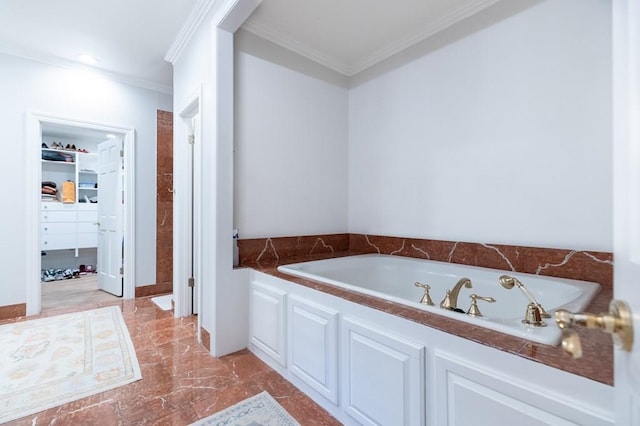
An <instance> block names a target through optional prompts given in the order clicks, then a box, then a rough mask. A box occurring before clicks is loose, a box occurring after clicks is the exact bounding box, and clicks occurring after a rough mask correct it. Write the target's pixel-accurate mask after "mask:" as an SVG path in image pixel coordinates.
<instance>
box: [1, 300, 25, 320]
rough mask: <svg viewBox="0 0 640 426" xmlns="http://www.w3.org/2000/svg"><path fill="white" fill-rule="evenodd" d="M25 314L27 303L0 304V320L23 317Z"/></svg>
mask: <svg viewBox="0 0 640 426" xmlns="http://www.w3.org/2000/svg"><path fill="white" fill-rule="evenodd" d="M26 315H27V304H26V303H18V304H17V305H7V306H0V320H5V319H13V318H17V317H24V316H26Z"/></svg>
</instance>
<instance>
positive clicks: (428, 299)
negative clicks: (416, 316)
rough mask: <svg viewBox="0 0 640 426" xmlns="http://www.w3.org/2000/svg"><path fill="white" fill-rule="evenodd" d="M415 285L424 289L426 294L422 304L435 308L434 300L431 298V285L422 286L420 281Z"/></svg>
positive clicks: (421, 300)
mask: <svg viewBox="0 0 640 426" xmlns="http://www.w3.org/2000/svg"><path fill="white" fill-rule="evenodd" d="M414 285H415V286H416V287H421V288H423V289H424V294H423V295H422V298H421V299H420V303H422V304H423V305H429V306H433V300H431V296H429V290H431V286H430V285H429V284H422V283H421V282H418V281H416V282H415V284H414Z"/></svg>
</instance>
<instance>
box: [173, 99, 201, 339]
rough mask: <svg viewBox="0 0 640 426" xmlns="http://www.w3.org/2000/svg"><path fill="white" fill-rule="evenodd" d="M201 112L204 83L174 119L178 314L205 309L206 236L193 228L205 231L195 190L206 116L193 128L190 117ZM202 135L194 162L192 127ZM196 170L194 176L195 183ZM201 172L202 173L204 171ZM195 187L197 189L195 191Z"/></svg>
mask: <svg viewBox="0 0 640 426" xmlns="http://www.w3.org/2000/svg"><path fill="white" fill-rule="evenodd" d="M198 114H202V87H199V88H198V90H196V92H195V93H194V94H193V95H191V97H190V98H189V99H188V100H187V102H186V103H185V105H184V107H183V108H182V109H181V110H180V120H174V144H173V179H174V181H173V184H174V193H173V217H174V221H173V223H174V226H173V297H174V302H175V309H174V315H175V317H177V318H179V317H184V316H188V315H191V313H192V310H193V311H195V312H202V306H201V304H202V283H201V282H200V281H201V277H202V262H201V261H200V259H201V258H202V239H201V238H192V236H191V230H192V226H193V227H194V228H193V229H194V233H199V232H200V231H201V224H202V208H201V205H200V202H201V200H202V197H201V196H200V197H198V199H196V200H193V199H192V197H191V194H193V193H196V192H197V191H199V190H200V188H201V185H202V177H201V176H199V175H197V174H198V173H199V172H201V170H202V166H200V167H195V162H196V161H202V155H198V153H200V152H201V148H202V119H200V120H199V124H198V125H199V129H197V130H198V131H197V132H196V131H195V129H190V128H189V125H188V124H187V121H188V120H190V119H192V118H193V117H195V116H196V115H198ZM192 130H194V131H193V133H195V134H196V135H199V136H200V137H199V139H200V140H196V141H195V142H194V146H193V150H194V155H193V163H192V162H191V155H190V154H191V149H184V148H185V146H188V145H189V141H188V137H189V134H190V133H191V131H192ZM192 170H193V172H194V173H196V175H194V176H193V185H194V188H192V185H191V173H192ZM200 174H201V173H200ZM192 189H193V192H192ZM192 261H193V264H194V271H193V274H194V278H195V279H196V284H195V293H196V294H195V295H194V297H195V300H196V303H197V306H192V305H191V300H192V299H191V298H192V293H191V289H190V287H189V285H188V282H187V280H188V278H189V276H190V274H191V262H192ZM201 322H202V316H201V315H198V329H197V334H198V341H200V339H201V335H200V333H201V331H200V330H201V325H202V324H201Z"/></svg>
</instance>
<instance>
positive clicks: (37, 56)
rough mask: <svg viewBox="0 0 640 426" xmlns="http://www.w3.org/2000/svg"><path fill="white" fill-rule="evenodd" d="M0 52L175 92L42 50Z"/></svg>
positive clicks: (3, 47) (1, 48)
mask: <svg viewBox="0 0 640 426" xmlns="http://www.w3.org/2000/svg"><path fill="white" fill-rule="evenodd" d="M0 53H1V54H5V55H9V56H15V57H18V58H22V59H27V60H29V61H34V62H39V63H42V64H46V65H51V66H54V67H58V68H65V69H70V70H79V71H85V72H88V73H91V74H94V75H98V76H100V77H103V78H105V79H107V80H111V81H115V82H118V83H124V84H128V85H130V86H136V87H140V88H142V89H147V90H152V91H154V92H160V93H165V94H167V95H172V94H173V87H172V86H171V85H166V84H162V83H157V82H155V81H151V80H147V79H143V78H139V77H134V76H131V75H128V74H122V73H118V72H114V71H108V70H104V69H101V68H96V67H92V66H89V65H84V64H81V63H78V62H74V61H70V60H68V59H63V58H60V57H58V56H53V55H49V54H46V53H43V52H40V51H36V50H31V49H24V48H15V47H10V46H6V45H0Z"/></svg>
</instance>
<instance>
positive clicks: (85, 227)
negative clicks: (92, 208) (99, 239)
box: [75, 222, 98, 235]
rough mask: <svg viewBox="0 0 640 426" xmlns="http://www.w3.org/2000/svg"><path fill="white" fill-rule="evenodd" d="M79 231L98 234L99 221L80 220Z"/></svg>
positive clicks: (80, 232)
mask: <svg viewBox="0 0 640 426" xmlns="http://www.w3.org/2000/svg"><path fill="white" fill-rule="evenodd" d="M75 229H77V232H78V233H79V234H96V235H98V223H97V222H78V223H77V227H76V228H75Z"/></svg>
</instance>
